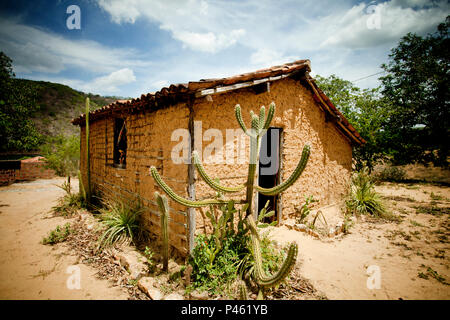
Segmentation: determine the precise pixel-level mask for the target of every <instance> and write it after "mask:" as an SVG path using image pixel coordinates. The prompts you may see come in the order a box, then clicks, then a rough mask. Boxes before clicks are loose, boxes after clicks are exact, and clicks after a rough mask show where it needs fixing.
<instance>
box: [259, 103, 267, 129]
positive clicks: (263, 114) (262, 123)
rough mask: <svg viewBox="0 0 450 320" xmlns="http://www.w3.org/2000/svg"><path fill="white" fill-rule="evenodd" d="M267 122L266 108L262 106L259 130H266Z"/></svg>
mask: <svg viewBox="0 0 450 320" xmlns="http://www.w3.org/2000/svg"><path fill="white" fill-rule="evenodd" d="M265 122H266V107H264V106H262V107H261V109H259V130H260V131H262V130H263V129H264V125H265Z"/></svg>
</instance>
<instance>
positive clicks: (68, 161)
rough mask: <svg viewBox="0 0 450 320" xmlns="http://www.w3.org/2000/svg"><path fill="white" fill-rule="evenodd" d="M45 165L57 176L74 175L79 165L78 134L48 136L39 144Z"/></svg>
mask: <svg viewBox="0 0 450 320" xmlns="http://www.w3.org/2000/svg"><path fill="white" fill-rule="evenodd" d="M41 154H42V156H44V157H45V159H46V162H47V163H46V167H47V168H49V169H53V170H55V172H56V174H57V175H59V176H63V177H66V176H69V175H70V176H75V175H76V174H77V171H78V167H79V166H80V137H79V136H78V135H73V136H68V137H66V136H63V135H59V136H56V137H48V138H47V141H46V143H45V144H43V145H42V146H41Z"/></svg>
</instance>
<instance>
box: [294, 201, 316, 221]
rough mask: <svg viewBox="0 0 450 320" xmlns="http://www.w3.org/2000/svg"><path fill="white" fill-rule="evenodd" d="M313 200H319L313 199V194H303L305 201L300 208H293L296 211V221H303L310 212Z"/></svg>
mask: <svg viewBox="0 0 450 320" xmlns="http://www.w3.org/2000/svg"><path fill="white" fill-rule="evenodd" d="M315 202H319V200H316V199H314V197H313V196H309V197H307V196H305V203H304V204H303V205H302V206H301V207H300V208H298V209H297V208H295V209H296V210H297V212H298V215H299V216H298V218H297V223H303V222H304V221H305V219H306V218H307V217H308V216H309V214H310V213H311V205H312V204H313V203H315Z"/></svg>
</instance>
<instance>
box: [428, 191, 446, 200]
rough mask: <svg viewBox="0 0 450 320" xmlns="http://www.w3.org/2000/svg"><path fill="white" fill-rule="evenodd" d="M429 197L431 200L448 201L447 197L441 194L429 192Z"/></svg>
mask: <svg viewBox="0 0 450 320" xmlns="http://www.w3.org/2000/svg"><path fill="white" fill-rule="evenodd" d="M430 198H431V200H433V201H448V199H447V198H446V197H444V196H443V195H440V194H437V193H434V192H431V194H430Z"/></svg>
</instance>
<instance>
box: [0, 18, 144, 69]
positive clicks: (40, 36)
mask: <svg viewBox="0 0 450 320" xmlns="http://www.w3.org/2000/svg"><path fill="white" fill-rule="evenodd" d="M0 46H1V48H2V50H3V51H5V53H6V54H7V55H8V56H11V57H14V59H13V60H14V61H13V63H14V67H15V68H14V69H15V71H16V72H20V73H25V74H29V73H32V72H45V73H54V74H57V73H59V72H61V71H63V70H65V69H67V68H69V67H75V68H80V69H82V70H85V71H88V72H92V73H106V72H113V71H114V70H117V68H118V67H122V68H136V67H146V66H150V65H151V63H150V62H147V61H144V60H141V59H139V54H138V52H137V51H136V50H133V49H121V48H110V47H106V46H104V45H102V44H100V43H98V42H95V41H90V40H68V39H65V38H64V37H62V36H59V35H56V34H53V33H51V32H47V31H45V30H42V29H39V28H36V27H31V26H27V25H24V24H22V23H20V22H18V21H15V20H9V19H1V20H0Z"/></svg>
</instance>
